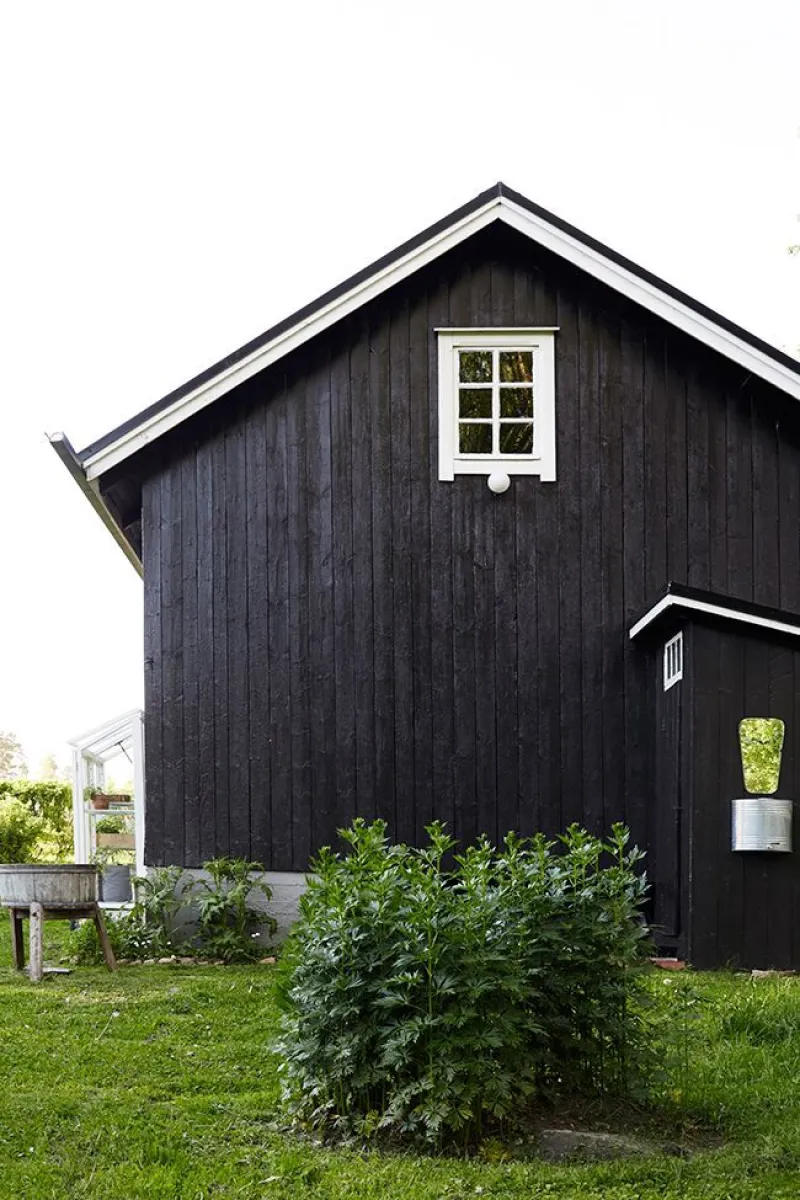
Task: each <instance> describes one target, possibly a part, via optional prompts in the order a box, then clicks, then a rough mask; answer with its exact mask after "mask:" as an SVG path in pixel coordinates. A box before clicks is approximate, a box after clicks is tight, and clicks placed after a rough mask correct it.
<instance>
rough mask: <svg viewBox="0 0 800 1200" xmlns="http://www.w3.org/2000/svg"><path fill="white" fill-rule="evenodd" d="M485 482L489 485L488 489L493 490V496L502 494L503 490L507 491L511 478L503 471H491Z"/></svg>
mask: <svg viewBox="0 0 800 1200" xmlns="http://www.w3.org/2000/svg"><path fill="white" fill-rule="evenodd" d="M486 482H487V483H488V485H489V491H490V492H494V494H495V496H502V494H503V492H507V491H508V489H509V488H510V487H511V480H510V479H509V477H508V475H506V473H505V471H492V473H491V475H490V476H489V478H488V479H487V480H486Z"/></svg>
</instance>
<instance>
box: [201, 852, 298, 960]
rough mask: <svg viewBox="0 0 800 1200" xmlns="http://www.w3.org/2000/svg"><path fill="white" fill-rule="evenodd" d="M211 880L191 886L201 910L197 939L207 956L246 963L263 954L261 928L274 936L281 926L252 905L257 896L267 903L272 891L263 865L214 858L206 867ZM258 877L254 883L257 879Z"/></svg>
mask: <svg viewBox="0 0 800 1200" xmlns="http://www.w3.org/2000/svg"><path fill="white" fill-rule="evenodd" d="M203 869H204V871H206V872H207V873H208V876H209V878H208V879H199V880H197V881H195V882H194V883H193V884H192V885H191V889H190V890H191V893H192V902H193V904H194V905H196V907H197V910H198V931H197V939H198V942H199V945H200V947H201V948H202V950H203V952H204V953H205V954H208V955H209V956H210V957H212V958H221V959H223V960H224V961H225V962H246V961H248V960H249V959H253V958H258V957H259V955H260V954H261V945H260V943H259V940H258V939H259V938H260V936H261V935H260V928H259V927H265V928H266V929H267V930H268V932H269V933H270V935H271V934H273V933H274V932H275V930H276V929H277V922H276V921H274V920H273V918H272V917H270V916H267V915H266V914H265V913H264V912H263V911H262V910H261V909H258V908H255V907H254V906H253V905H252V904H251V897H252V896H253V895H254V893H260V894H261V895H262V896H264V897H265V898H266V899H267V900H269V899H271V897H272V889H271V888H270V887H269V886H268V885H267V883H266V881H265V880H264V879H263V877H261V876H260V873H261V872H263V870H264V868H263V867H262V865H261V863H257V862H247V861H246V860H245V859H243V858H214V859H211V860H210V861H209V862H206V863H204V864H203ZM254 874H255V875H257V877H256V878H255V879H254V878H253V875H254Z"/></svg>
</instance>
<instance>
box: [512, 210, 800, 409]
mask: <svg viewBox="0 0 800 1200" xmlns="http://www.w3.org/2000/svg"><path fill="white" fill-rule="evenodd" d="M499 216H500V220H501V221H505V222H506V224H507V225H510V226H511V227H512V229H516V230H517V231H518V232H520V233H524V234H526V235H527V236H528V237H530V238H532V239H533V241H535V242H537V243H538V244H539V245H540V246H544V247H546V248H547V249H548V250H552V251H553V253H554V254H557V255H558V256H559V257H560V258H565V259H567V261H569V262H571V263H572V264H573V265H574V266H576V267H578V268H580V269H581V270H582V271H586V273H587V274H588V275H593V276H594V278H595V279H599V280H600V281H601V282H602V283H605V284H608V286H609V287H611V288H613V289H614V291H616V292H620V293H621V294H622V295H623V296H627V297H628V299H629V300H633V301H634V302H635V303H636V304H640V305H641V306H642V308H646V309H648V310H649V311H650V312H652V313H655V315H656V316H658V317H661V318H662V319H663V320H665V321H668V322H669V324H670V325H674V326H675V327H676V328H678V329H681V330H683V332H684V333H688V334H689V335H690V336H691V337H693V338H696V339H697V341H700V342H703V343H704V344H705V345H706V346H710V347H711V349H712V350H716V351H717V352H718V353H720V354H723V355H725V357H726V358H729V359H732V360H733V361H734V362H736V363H738V364H739V366H741V367H744V368H745V370H747V371H750V372H751V373H752V374H753V375H758V376H759V378H761V379H764V380H766V382H767V383H771V384H773V386H775V387H777V388H780V390H781V391H782V392H787V393H788V394H789V395H790V396H793V397H794V399H795V400H800V376H798V374H797V373H796V372H795V371H792V370H791V369H790V368H789V367H786V366H784V365H783V364H782V363H779V362H776V361H775V359H773V358H770V357H769V355H767V354H764V353H762V351H760V350H757V349H756V348H755V347H754V346H750V345H749V344H748V343H747V342H743V341H742V340H741V338H738V337H737V336H736V335H735V334H733V333H729V332H728V330H726V329H723V328H722V327H721V326H719V325H717V324H716V323H715V322H714V321H711V320H709V319H708V318H707V317H704V316H703V315H702V314H701V313H698V312H696V311H695V310H694V309H692V308H689V307H687V305H685V304H682V303H681V301H680V300H677V299H675V298H674V297H673V296H670V295H668V294H667V293H666V292H663V291H661V290H660V289H659V288H657V287H655V286H654V285H653V284H651V283H648V282H647V280H644V279H642V278H641V277H640V276H639V275H635V274H634V273H633V272H632V271H629V270H627V268H626V267H623V266H621V265H620V264H619V263H615V262H613V261H612V260H611V259H609V258H606V257H605V255H603V254H601V253H600V252H599V251H597V250H593V249H592V248H591V247H590V246H586V245H585V244H584V243H583V242H580V241H578V239H577V238H574V237H572V236H571V235H570V234H568V233H565V232H564V231H563V230H561V229H557V228H556V227H555V226H554V225H550V224H549V223H548V222H547V221H545V220H543V219H542V218H541V217H536V216H534V215H533V214H532V213H530V212H528V211H527V210H526V209H524V208H520V206H519V205H517V204H515V203H514V202H513V201H512V200H509V199H508V198H506V197H503V207H502V210H501V212H500V214H499Z"/></svg>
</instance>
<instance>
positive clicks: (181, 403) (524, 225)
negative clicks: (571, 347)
mask: <svg viewBox="0 0 800 1200" xmlns="http://www.w3.org/2000/svg"><path fill="white" fill-rule="evenodd" d="M495 220H501V221H504V222H505V223H506V224H507V225H509V226H510V227H511V228H513V229H516V230H517V231H518V232H519V233H522V234H524V235H525V236H526V237H528V238H530V239H531V240H532V241H534V242H536V243H537V245H540V246H544V247H546V248H547V249H548V250H551V251H552V252H553V253H554V254H556V255H558V256H559V257H560V258H563V259H566V260H567V261H568V262H570V263H572V264H573V265H574V266H576V267H578V268H579V269H581V270H583V271H586V272H587V273H588V274H589V275H592V276H593V277H594V278H595V279H599V280H600V281H601V282H603V283H606V284H608V286H609V287H612V288H613V289H614V290H615V291H617V292H620V293H621V294H622V295H624V296H627V297H628V298H629V299H630V300H633V301H634V302H635V303H637V304H640V305H641V306H642V307H644V308H646V309H648V310H649V311H650V312H653V313H655V314H656V315H657V316H659V317H661V318H663V319H664V320H666V321H668V322H669V323H670V324H671V325H674V326H675V327H676V328H678V329H681V330H682V331H683V332H685V333H688V334H689V335H690V336H691V337H694V338H696V339H697V340H698V341H700V342H703V343H704V344H705V345H707V346H710V347H711V348H712V349H713V350H716V351H718V352H719V353H721V354H723V355H725V357H727V358H729V359H731V360H733V361H734V362H736V363H738V364H739V365H740V366H741V367H743V368H744V369H745V370H747V371H749V372H750V373H751V374H753V375H757V376H758V377H759V378H761V379H764V380H766V382H768V383H770V384H772V385H773V386H775V387H777V388H780V390H781V391H783V392H786V393H787V394H788V395H790V396H793V397H794V398H795V399H797V400H800V376H798V375H797V374H796V373H795V372H794V371H792V370H790V368H789V367H786V366H784V365H782V364H781V363H779V362H776V361H775V360H774V359H772V358H771V357H769V356H768V355H766V354H764V353H763V352H762V351H760V350H757V349H755V348H754V347H752V346H750V345H749V344H748V343H747V342H745V341H743V340H742V339H741V338H738V337H737V336H736V335H735V334H733V333H729V332H728V331H727V330H725V329H723V328H721V327H720V326H719V325H717V324H715V323H714V322H713V321H712V320H709V319H708V318H706V317H704V316H701V315H700V314H699V313H697V312H695V311H694V310H693V309H691V308H689V307H688V306H687V305H685V304H682V303H681V302H680V301H679V300H677V299H675V298H673V297H672V296H669V295H668V294H666V293H665V292H663V291H661V290H660V289H659V288H657V287H656V286H654V285H653V284H650V283H648V282H646V281H645V280H643V279H641V278H640V277H639V276H638V275H636V274H634V273H633V272H632V271H629V270H628V269H627V268H625V267H623V266H621V265H619V264H618V263H615V262H613V261H612V260H611V259H609V258H607V257H606V256H605V255H604V254H602V253H601V252H600V251H599V250H594V249H592V248H591V247H589V246H586V245H585V244H584V243H583V242H581V241H579V240H578V239H577V238H575V237H573V236H572V235H571V234H568V233H566V232H564V230H562V229H560V228H558V227H557V226H555V225H552V224H550V222H548V221H546V220H545V219H544V218H543V217H540V216H536V215H534V214H533V213H531V212H529V211H528V210H527V209H525V208H523V207H521V206H520V205H518V204H516V203H515V202H514V201H512V200H510V199H509V198H508V197H507V196H494V197H492V198H491V199H490V200H488V201H487V202H486V203H485V204H484V205H482V206H481V208H479V209H477V210H476V211H475V212H473V213H470V214H469V215H468V216H466V217H462V218H461V220H459V221H457V222H455V223H454V224H453V225H451V226H449V227H448V228H447V229H445V230H443V231H441V232H440V233H437V234H434V236H433V237H431V238H430V239H429V240H428V241H427V242H425V243H423V244H422V245H420V246H417V247H416V248H415V249H413V250H410V251H409V252H408V253H407V254H406V255H404V256H403V257H402V258H400V259H398V260H397V261H395V262H393V263H391V264H389V265H388V266H386V267H384V268H382V269H381V270H379V271H376V272H375V274H373V275H371V276H370V277H369V278H368V279H365V280H362V281H361V282H360V283H357V284H355V285H354V286H353V287H352V288H351V289H350V290H349V291H348V292H345V293H344V294H343V295H341V296H338V297H337V298H336V299H334V300H331V301H330V302H329V303H328V304H326V305H325V306H324V307H323V308H321V309H318V310H317V311H315V312H313V313H311V314H310V315H309V316H307V317H304V318H302V319H301V320H299V321H298V322H297V324H296V325H293V326H292V327H291V328H289V329H287V330H284V331H283V332H282V333H280V334H277V335H276V336H275V337H274V338H273V339H272V340H271V341H270V342H267V343H265V345H263V346H261V347H259V348H258V349H257V350H254V351H253V352H252V353H251V354H249V355H248V356H247V357H246V358H243V359H241V360H240V361H239V362H237V363H235V364H233V365H232V366H230V367H228V368H227V369H225V370H223V371H221V372H220V373H219V374H218V375H215V376H214V378H213V379H209V380H207V381H206V382H205V383H201V384H198V386H197V387H196V388H195V389H194V390H193V391H192V392H189V393H188V394H187V395H186V396H183V397H181V399H179V400H176V401H175V402H174V403H173V404H171V405H170V406H169V407H168V408H165V409H163V410H162V411H161V412H158V413H156V414H155V415H153V416H152V417H150V418H149V419H148V420H147V421H145V422H143V423H142V424H141V425H137V426H136V427H135V428H134V429H132V430H129V431H128V432H127V433H123V434H120V436H119V437H118V438H117V439H116V441H114V442H112V443H111V444H110V445H108V446H105V447H104V448H103V449H102V450H98V451H97V452H96V453H95V454H92V455H91V456H90V457H89V458H87V460H86V461H85V463H84V464H83V466H84V469H85V472H86V477H87V479H89V480H93V479H96V478H97V477H98V476H100V475H102V474H104V473H105V472H106V471H108V470H110V468H111V467H114V466H116V465H117V464H118V463H120V462H122V461H123V460H124V459H126V458H128V457H130V455H132V454H135V453H136V451H138V450H140V449H141V448H142V447H143V446H145V445H147V444H148V443H149V442H151V441H153V440H154V439H155V438H158V437H160V436H161V435H162V434H164V433H166V432H167V431H168V430H169V429H172V428H174V426H175V425H178V424H179V423H180V422H181V421H185V420H186V419H187V418H189V417H191V416H192V415H193V414H194V413H196V412H199V411H200V410H201V409H203V408H205V407H206V405H208V404H211V403H212V402H213V401H214V400H216V399H218V398H219V397H220V396H223V395H225V394H226V393H227V392H229V391H231V390H232V389H233V388H235V387H238V386H239V384H241V383H243V382H244V381H245V380H247V379H249V378H251V377H252V376H253V375H255V374H257V373H258V372H259V371H263V370H264V368H265V367H268V366H269V365H270V364H271V363H273V362H276V361H277V360H278V359H280V358H282V357H283V356H284V355H286V354H289V353H290V352H291V351H292V350H295V349H297V347H299V346H302V345H303V344H304V343H305V342H307V341H308V340H309V339H310V338H313V337H315V336H316V335H317V334H318V333H321V332H322V331H323V330H324V329H327V328H328V327H329V326H331V325H332V324H334V322H336V321H339V320H341V319H342V318H343V317H345V316H347V315H348V314H349V313H351V312H353V311H354V310H355V309H357V308H360V307H361V306H362V305H364V304H366V303H368V302H369V301H370V300H372V299H374V298H375V297H376V296H379V295H381V294H382V293H383V292H385V291H387V290H388V289H389V288H391V287H394V286H395V285H396V284H397V283H399V282H401V280H403V279H405V278H407V277H408V276H409V275H411V274H413V273H414V272H415V271H418V270H420V269H421V268H422V267H424V266H426V265H427V264H428V263H430V262H432V261H434V260H435V259H437V258H439V257H440V255H442V254H445V253H446V252H447V251H448V250H451V249H452V248H453V247H455V246H457V245H459V244H460V243H461V242H463V241H465V240H466V239H467V238H468V237H471V236H472V235H473V234H474V233H476V232H477V231H478V230H480V229H482V228H484V227H485V226H486V225H489V224H490V223H491V222H492V221H495Z"/></svg>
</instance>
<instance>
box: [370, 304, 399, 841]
mask: <svg viewBox="0 0 800 1200" xmlns="http://www.w3.org/2000/svg"><path fill="white" fill-rule="evenodd" d="M389 328H390V326H389V315H388V312H387V310H386V309H385V308H384V307H381V309H380V310H379V311H378V312H376V314H375V319H374V322H373V324H372V325H371V327H370V338H369V373H368V388H369V400H368V403H369V409H370V438H371V446H370V459H371V465H372V497H371V501H372V630H373V645H372V673H373V697H372V701H373V735H372V737H373V755H374V766H373V773H374V779H375V808H376V811H377V813H378V815H379V816H381V817H383V818H384V819H386V820H388V822H389V828H390V830H391V832H392V835H393V836H394V835H395V830H396V828H397V816H396V810H395V778H394V765H395V763H394V647H393V639H394V621H393V608H394V604H393V597H392V589H393V586H394V583H393V574H392V404H391V385H390V378H391V376H390V359H389ZM399 802H400V803H401V804H402V803H403V802H404V798H403V797H401V798H400V800H399Z"/></svg>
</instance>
